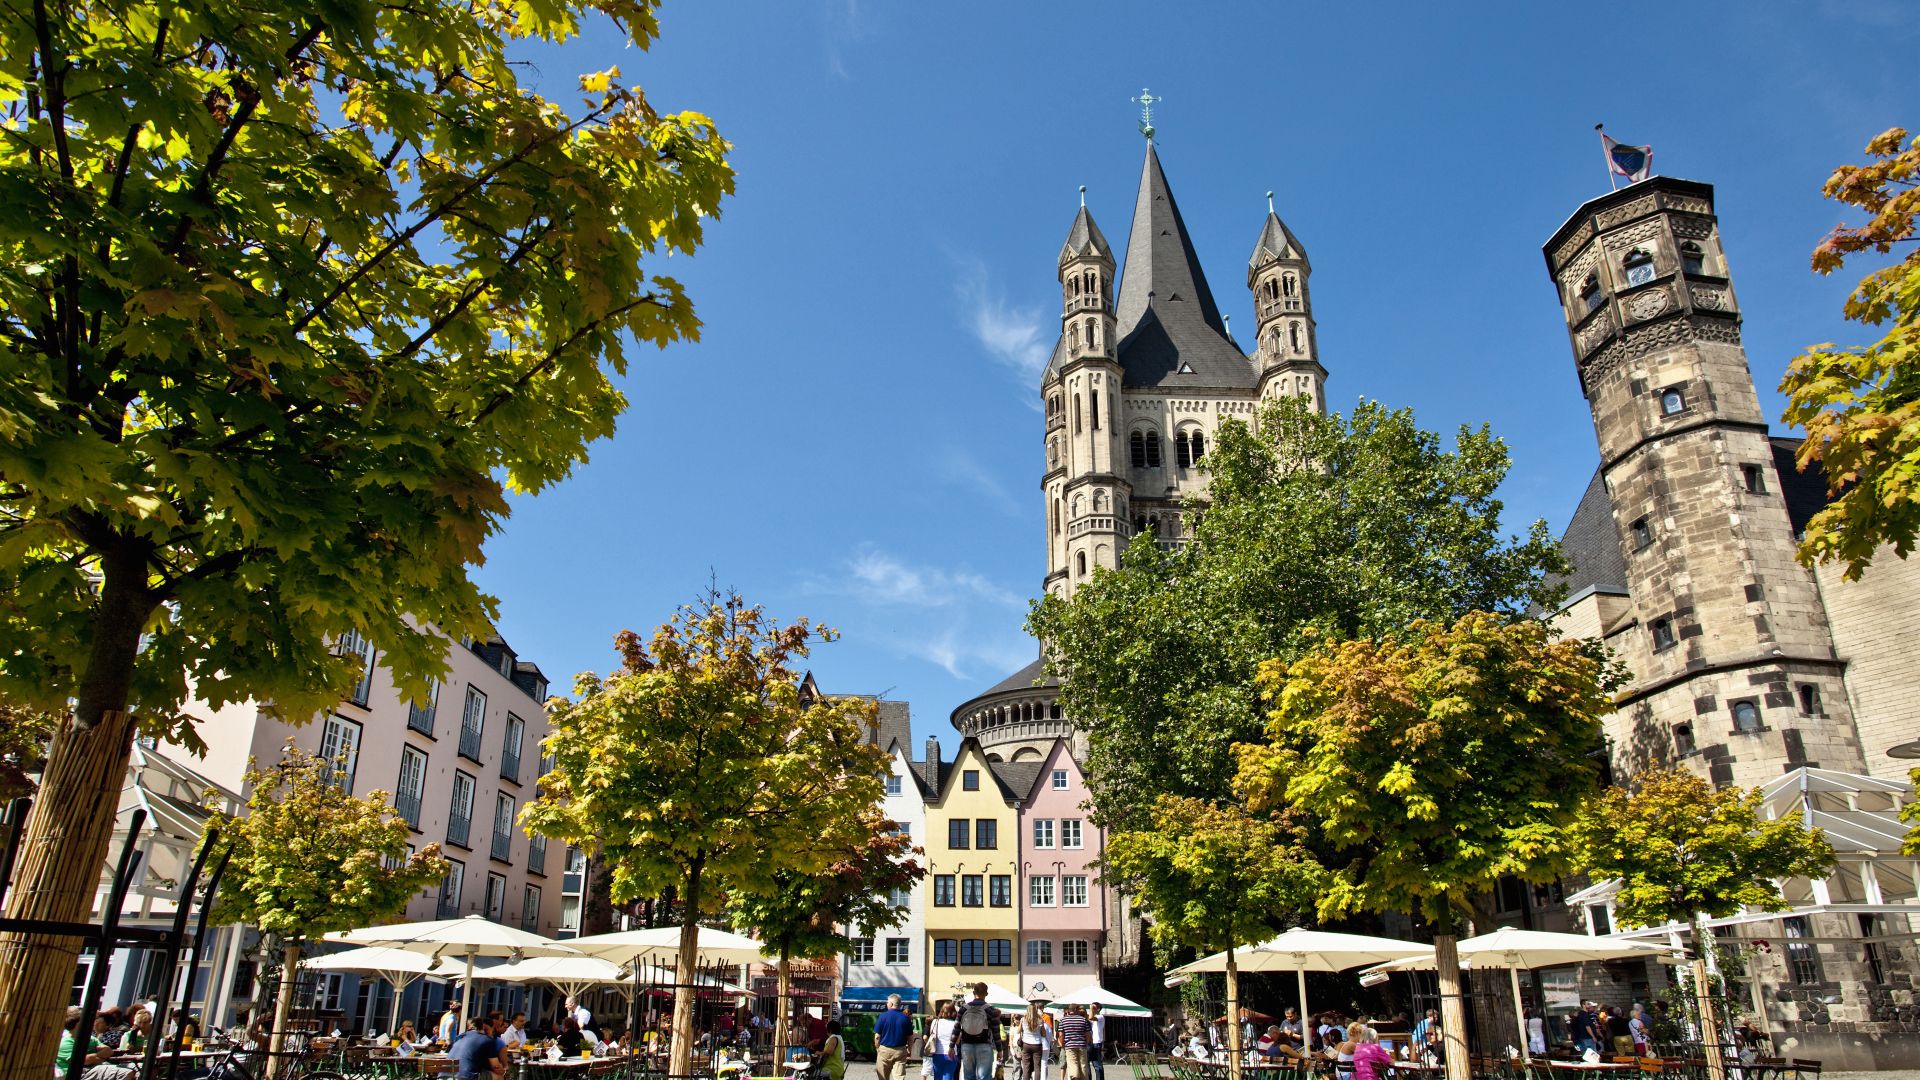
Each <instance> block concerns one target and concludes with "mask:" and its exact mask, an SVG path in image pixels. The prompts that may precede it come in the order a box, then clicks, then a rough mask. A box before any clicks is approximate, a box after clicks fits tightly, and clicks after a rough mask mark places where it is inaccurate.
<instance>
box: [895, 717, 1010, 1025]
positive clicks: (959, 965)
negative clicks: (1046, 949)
mask: <svg viewBox="0 0 1920 1080" xmlns="http://www.w3.org/2000/svg"><path fill="white" fill-rule="evenodd" d="M921 769H922V776H921V779H922V782H923V783H924V784H925V785H926V792H927V794H926V834H925V837H924V840H923V846H924V847H925V848H926V851H927V880H926V882H925V884H924V885H923V888H925V889H926V890H927V896H928V903H927V905H926V907H925V908H924V910H923V912H922V916H923V921H924V927H925V934H926V949H927V967H926V975H925V981H924V982H923V984H922V985H924V986H925V987H926V990H927V995H928V998H929V1000H936V999H939V998H946V997H952V996H954V994H955V992H956V991H957V990H958V989H959V988H960V987H962V986H965V985H967V984H970V983H973V982H976V981H987V982H998V983H1002V984H1004V983H1006V982H1007V981H1009V980H1011V979H1012V978H1013V977H1014V975H1015V971H1016V967H1015V965H1016V961H1015V958H1014V944H1015V942H1016V941H1017V940H1018V938H1019V936H1020V910H1019V908H1018V907H1016V906H1015V904H1014V899H1013V893H1014V887H1015V884H1016V882H1017V881H1018V880H1019V877H1020V836H1019V828H1020V801H1021V797H1022V796H1023V795H1025V793H1026V790H1027V784H1023V783H1022V782H1021V777H1022V776H1024V777H1026V778H1027V779H1028V780H1029V781H1030V780H1031V777H1032V775H1033V769H1034V766H1033V765H1025V766H1013V765H1008V764H1005V763H998V762H994V761H992V760H990V759H989V758H988V757H987V754H986V752H985V751H984V750H982V749H981V748H980V744H979V743H978V742H977V741H975V740H973V739H967V740H964V741H963V742H961V744H960V748H959V750H957V751H956V752H955V753H954V759H953V761H951V762H942V761H941V760H940V743H939V740H937V739H929V740H927V757H926V760H925V761H924V762H922V763H921Z"/></svg>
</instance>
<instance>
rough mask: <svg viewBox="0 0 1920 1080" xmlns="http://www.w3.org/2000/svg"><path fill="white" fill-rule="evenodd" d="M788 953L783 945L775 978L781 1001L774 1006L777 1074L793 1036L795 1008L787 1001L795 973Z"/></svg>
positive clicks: (777, 994) (775, 985) (785, 1058)
mask: <svg viewBox="0 0 1920 1080" xmlns="http://www.w3.org/2000/svg"><path fill="white" fill-rule="evenodd" d="M788 955H789V954H788V947H787V946H786V945H781V946H780V966H779V968H777V969H776V970H777V972H778V974H777V975H776V976H775V978H774V987H775V990H774V996H775V1000H777V1001H778V1002H779V1004H778V1005H776V1006H774V1008H775V1009H776V1010H777V1012H776V1014H775V1016H774V1019H773V1073H774V1075H776V1076H777V1075H779V1074H780V1066H781V1063H782V1062H785V1061H786V1060H787V1045H788V1042H789V1041H790V1040H791V1039H792V1038H793V1030H792V1027H793V1024H792V1020H791V1017H792V1016H793V1010H792V1008H791V1007H790V1003H789V1002H788V1001H787V991H788V990H790V989H792V987H793V975H792V969H791V968H790V967H788V966H787V965H788V959H787V958H788Z"/></svg>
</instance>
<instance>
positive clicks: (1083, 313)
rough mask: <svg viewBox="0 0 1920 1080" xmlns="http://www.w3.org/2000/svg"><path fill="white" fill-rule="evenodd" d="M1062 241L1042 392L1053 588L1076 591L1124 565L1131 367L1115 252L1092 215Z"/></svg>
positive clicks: (1082, 215)
mask: <svg viewBox="0 0 1920 1080" xmlns="http://www.w3.org/2000/svg"><path fill="white" fill-rule="evenodd" d="M1085 200H1086V189H1085V188H1082V189H1081V206H1080V212H1079V213H1078V214H1076V215H1075V216H1074V219H1073V227H1072V228H1070V229H1069V230H1068V231H1067V242H1066V243H1065V244H1063V245H1062V246H1061V248H1060V263H1059V277H1060V343H1059V344H1058V345H1056V346H1055V348H1054V362H1053V363H1051V364H1049V365H1048V366H1047V374H1046V376H1045V378H1044V379H1043V381H1042V386H1041V393H1042V395H1043V396H1044V397H1045V399H1046V409H1047V473H1046V478H1045V479H1044V480H1043V481H1042V485H1043V487H1044V488H1045V489H1046V491H1047V563H1048V570H1049V573H1048V575H1047V588H1048V589H1049V590H1051V591H1053V592H1055V593H1057V594H1059V595H1062V596H1065V595H1068V594H1070V593H1071V592H1072V591H1073V589H1074V587H1075V586H1076V585H1078V584H1079V583H1080V582H1082V581H1085V580H1086V579H1087V577H1088V575H1090V574H1091V573H1092V572H1093V569H1094V567H1096V566H1105V567H1108V568H1112V567H1114V566H1116V565H1118V560H1119V555H1120V548H1121V546H1122V545H1123V544H1124V543H1125V541H1126V536H1127V526H1126V520H1127V519H1126V511H1125V507H1126V502H1127V499H1128V497H1129V496H1130V495H1131V489H1130V487H1129V486H1128V484H1127V483H1126V481H1125V479H1124V478H1122V477H1120V476H1117V475H1116V474H1115V473H1116V470H1115V467H1114V466H1115V453H1116V450H1117V448H1118V447H1119V445H1120V440H1119V437H1118V434H1117V432H1118V428H1119V426H1120V386H1121V381H1122V380H1121V371H1120V362H1119V359H1118V356H1119V342H1118V340H1117V339H1116V335H1115V331H1114V305H1113V276H1114V275H1113V270H1114V266H1113V250H1112V248H1110V247H1109V246H1108V245H1107V238H1106V237H1105V236H1103V235H1101V233H1100V226H1098V225H1096V224H1094V221H1093V215H1092V214H1089V213H1088V212H1087V207H1086V204H1085Z"/></svg>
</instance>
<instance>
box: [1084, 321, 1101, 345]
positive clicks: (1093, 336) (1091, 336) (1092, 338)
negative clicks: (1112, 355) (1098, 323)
mask: <svg viewBox="0 0 1920 1080" xmlns="http://www.w3.org/2000/svg"><path fill="white" fill-rule="evenodd" d="M1094 325H1095V323H1094V321H1093V320H1092V319H1088V320H1087V348H1089V349H1097V348H1099V347H1100V335H1099V334H1097V333H1095V332H1094V329H1093V328H1094Z"/></svg>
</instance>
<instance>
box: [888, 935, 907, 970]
mask: <svg viewBox="0 0 1920 1080" xmlns="http://www.w3.org/2000/svg"><path fill="white" fill-rule="evenodd" d="M886 957H887V966H889V967H903V966H905V965H907V964H911V963H913V940H912V939H911V938H903V937H890V938H888V939H887V952H886ZM896 957H897V959H896Z"/></svg>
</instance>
